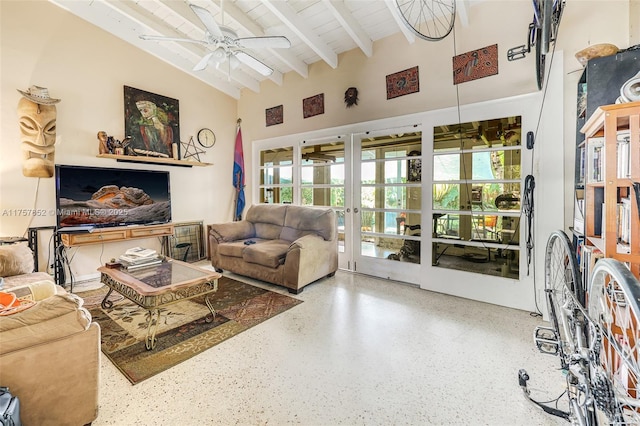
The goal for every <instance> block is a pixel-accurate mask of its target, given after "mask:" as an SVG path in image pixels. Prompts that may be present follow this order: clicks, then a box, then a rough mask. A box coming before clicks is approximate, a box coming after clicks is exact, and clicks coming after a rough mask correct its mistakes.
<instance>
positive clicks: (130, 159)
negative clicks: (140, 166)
mask: <svg viewBox="0 0 640 426" xmlns="http://www.w3.org/2000/svg"><path fill="white" fill-rule="evenodd" d="M97 157H98V158H111V159H113V160H116V161H121V162H126V163H150V164H164V165H168V166H179V167H193V166H196V167H205V166H212V165H213V164H212V163H202V162H199V161H187V160H175V159H173V158H162V157H145V156H142V155H116V154H98V155H97Z"/></svg>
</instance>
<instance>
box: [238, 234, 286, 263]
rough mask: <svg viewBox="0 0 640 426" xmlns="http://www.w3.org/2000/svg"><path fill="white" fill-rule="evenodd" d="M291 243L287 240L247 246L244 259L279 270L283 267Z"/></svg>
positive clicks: (243, 254)
mask: <svg viewBox="0 0 640 426" xmlns="http://www.w3.org/2000/svg"><path fill="white" fill-rule="evenodd" d="M290 244H291V243H290V242H289V241H285V240H269V241H264V242H260V243H256V244H251V245H249V246H246V248H245V249H244V251H243V252H242V259H243V260H244V261H245V262H248V263H256V264H258V265H263V266H267V267H269V268H277V267H278V266H280V265H282V264H283V263H284V260H285V256H286V255H287V251H288V250H289V245H290Z"/></svg>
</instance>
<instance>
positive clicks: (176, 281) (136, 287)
mask: <svg viewBox="0 0 640 426" xmlns="http://www.w3.org/2000/svg"><path fill="white" fill-rule="evenodd" d="M98 271H100V275H101V277H100V281H101V282H102V283H103V284H104V285H106V286H107V287H109V292H108V293H107V294H106V296H105V297H104V299H103V300H102V303H101V306H102V308H103V309H110V308H111V307H112V306H113V302H111V301H110V300H108V299H109V296H110V295H111V293H112V292H113V291H114V290H115V291H116V292H118V293H120V294H121V295H123V296H124V297H126V298H127V299H129V300H130V301H132V302H133V303H135V304H136V305H138V306H140V307H141V308H143V309H146V310H147V311H148V315H147V317H148V322H147V337H146V342H145V344H146V348H147V350H152V349H153V348H154V347H155V345H156V330H157V328H158V324H159V322H160V309H161V308H164V307H165V306H167V305H170V304H172V303H176V302H180V301H181V300H187V299H192V298H194V297H197V296H203V295H204V296H205V298H204V301H205V303H206V305H207V307H208V308H209V310H210V311H211V316H210V318H209V317H207V322H211V321H213V319H214V317H215V315H216V311H215V310H214V309H213V305H212V304H211V302H210V301H209V297H208V295H209V294H211V293H214V292H215V291H217V290H218V278H220V277H222V275H221V274H219V273H217V272H213V271H208V270H206V269H202V268H198V267H196V266H193V265H190V264H188V263H185V262H181V261H179V260H175V259H169V258H166V260H165V261H163V262H162V263H160V264H157V265H152V266H148V267H142V268H137V269H131V270H128V269H124V268H121V269H116V268H107V267H106V266H101V267H100V268H98Z"/></svg>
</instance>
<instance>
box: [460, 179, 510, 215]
mask: <svg viewBox="0 0 640 426" xmlns="http://www.w3.org/2000/svg"><path fill="white" fill-rule="evenodd" d="M520 205H521V204H520V183H485V184H474V185H472V186H471V208H472V209H473V210H474V211H475V210H482V211H500V210H515V211H518V210H520Z"/></svg>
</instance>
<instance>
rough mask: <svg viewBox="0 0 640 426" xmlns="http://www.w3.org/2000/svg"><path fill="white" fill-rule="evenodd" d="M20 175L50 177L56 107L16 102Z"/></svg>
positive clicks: (22, 99)
mask: <svg viewBox="0 0 640 426" xmlns="http://www.w3.org/2000/svg"><path fill="white" fill-rule="evenodd" d="M18 117H19V121H20V142H21V146H22V153H23V163H22V174H23V175H24V176H28V177H52V176H53V173H54V161H55V147H54V145H55V143H56V106H55V105H40V104H37V103H35V102H32V101H30V100H29V99H27V98H21V99H20V101H19V102H18Z"/></svg>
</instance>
